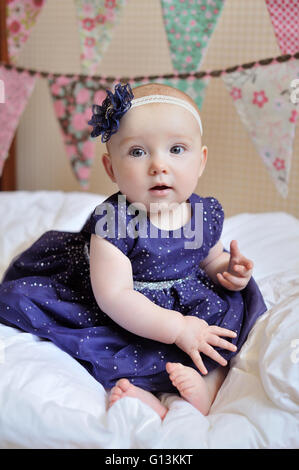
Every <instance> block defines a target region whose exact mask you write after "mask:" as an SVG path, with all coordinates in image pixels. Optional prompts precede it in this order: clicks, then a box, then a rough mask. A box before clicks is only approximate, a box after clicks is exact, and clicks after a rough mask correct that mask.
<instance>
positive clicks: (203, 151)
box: [198, 145, 208, 177]
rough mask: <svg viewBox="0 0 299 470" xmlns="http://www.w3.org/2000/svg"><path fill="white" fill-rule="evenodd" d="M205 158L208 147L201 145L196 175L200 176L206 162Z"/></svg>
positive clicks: (206, 157)
mask: <svg viewBox="0 0 299 470" xmlns="http://www.w3.org/2000/svg"><path fill="white" fill-rule="evenodd" d="M207 159H208V147H207V146H206V145H203V146H202V148H201V163H200V168H199V175H198V177H200V176H201V175H202V174H203V171H204V169H205V166H206V163H207Z"/></svg>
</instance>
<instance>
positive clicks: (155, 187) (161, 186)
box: [150, 184, 171, 191]
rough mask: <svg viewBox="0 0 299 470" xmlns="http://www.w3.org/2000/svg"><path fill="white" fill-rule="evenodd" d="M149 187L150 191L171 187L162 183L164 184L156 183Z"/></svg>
mask: <svg viewBox="0 0 299 470" xmlns="http://www.w3.org/2000/svg"><path fill="white" fill-rule="evenodd" d="M150 189H151V191H152V190H160V191H161V190H163V189H171V187H170V186H166V185H164V184H163V185H160V184H157V185H156V186H153V187H152V188H150Z"/></svg>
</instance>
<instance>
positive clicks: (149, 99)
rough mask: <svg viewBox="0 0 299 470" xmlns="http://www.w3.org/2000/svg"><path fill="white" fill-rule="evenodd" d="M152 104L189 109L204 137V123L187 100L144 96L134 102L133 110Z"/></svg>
mask: <svg viewBox="0 0 299 470" xmlns="http://www.w3.org/2000/svg"><path fill="white" fill-rule="evenodd" d="M151 103H165V104H176V105H178V106H181V107H182V108H185V109H187V111H190V113H192V114H193V116H194V117H195V119H196V121H197V123H198V125H199V128H200V134H201V135H202V133H203V130H202V123H201V119H200V116H199V114H198V112H197V111H196V109H195V108H194V106H192V105H191V104H189V103H188V102H187V101H185V100H181V99H180V98H175V97H174V96H168V95H148V96H142V98H136V99H134V100H133V101H132V105H131V108H136V107H137V106H142V105H144V104H151Z"/></svg>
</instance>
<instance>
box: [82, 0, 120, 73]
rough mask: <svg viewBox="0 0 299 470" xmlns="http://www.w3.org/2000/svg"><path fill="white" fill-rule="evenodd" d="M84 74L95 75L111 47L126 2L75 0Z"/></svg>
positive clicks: (114, 0) (115, 0)
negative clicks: (113, 34)
mask: <svg viewBox="0 0 299 470" xmlns="http://www.w3.org/2000/svg"><path fill="white" fill-rule="evenodd" d="M74 1H75V5H76V11H77V18H78V28H79V36H80V46H81V55H80V61H81V66H82V71H83V73H86V74H88V75H94V74H95V73H96V69H97V67H98V65H99V63H100V62H101V59H102V57H103V55H104V52H105V51H106V49H107V48H108V46H109V43H110V41H111V37H112V33H113V32H114V29H115V26H116V25H117V23H118V21H119V18H120V15H121V12H122V9H123V7H124V6H125V4H126V0H74Z"/></svg>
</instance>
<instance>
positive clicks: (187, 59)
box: [160, 0, 225, 73]
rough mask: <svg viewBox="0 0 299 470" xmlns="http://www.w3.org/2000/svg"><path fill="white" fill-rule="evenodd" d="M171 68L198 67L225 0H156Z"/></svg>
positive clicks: (186, 70)
mask: <svg viewBox="0 0 299 470" xmlns="http://www.w3.org/2000/svg"><path fill="white" fill-rule="evenodd" d="M160 1H161V7H162V11H163V18H164V26H165V30H166V34H167V38H168V43H169V47H170V54H171V60H172V64H173V67H174V70H175V71H176V72H178V73H181V72H191V71H198V70H199V67H200V64H201V62H202V59H203V57H204V54H205V52H206V50H207V48H208V43H209V40H210V37H211V35H212V33H213V31H214V29H215V26H216V23H217V21H218V18H219V15H220V13H221V11H222V7H223V4H224V1H225V0H160Z"/></svg>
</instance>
